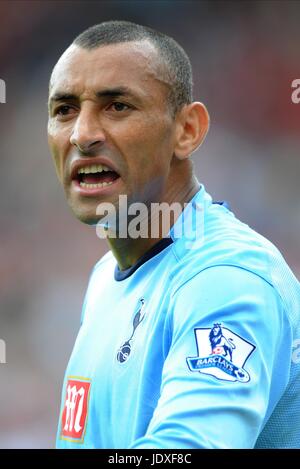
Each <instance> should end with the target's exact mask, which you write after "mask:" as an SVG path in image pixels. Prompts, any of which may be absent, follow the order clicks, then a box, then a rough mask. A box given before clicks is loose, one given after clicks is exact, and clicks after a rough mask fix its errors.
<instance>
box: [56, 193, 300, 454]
mask: <svg viewBox="0 0 300 469" xmlns="http://www.w3.org/2000/svg"><path fill="white" fill-rule="evenodd" d="M197 210H198V211H199V213H201V214H202V215H201V217H200V219H199V220H198V221H197V223H194V222H191V224H190V227H191V229H190V232H189V236H185V235H184V234H182V236H181V237H178V236H175V234H176V229H177V228H178V226H179V225H180V223H181V221H182V218H183V216H187V215H188V216H189V217H192V216H193V214H195V213H196V211H197ZM191 220H194V218H191ZM191 234H192V235H193V234H194V236H191ZM187 238H189V239H187ZM57 447H58V448H168V449H171V448H253V447H258V448H296V447H300V286H299V283H298V281H297V280H296V278H295V276H294V275H293V273H292V272H291V270H290V269H289V267H288V266H287V264H286V263H285V261H284V259H283V257H282V256H281V254H280V253H279V252H278V250H277V249H276V248H275V247H274V246H273V245H272V244H271V243H270V242H269V241H267V240H266V239H265V238H263V237H262V236H260V235H259V234H257V233H256V232H254V231H253V230H252V229H250V228H249V227H248V226H247V225H245V224H243V223H241V222H240V221H239V220H237V219H236V218H235V217H234V215H233V214H232V212H230V211H229V210H228V209H227V208H226V207H225V206H223V205H221V204H213V203H212V200H211V197H210V196H209V195H208V194H207V193H206V192H205V189H204V187H203V186H202V187H201V189H200V190H199V192H198V193H197V194H196V195H195V196H194V198H193V199H192V201H191V202H190V204H189V205H188V207H187V208H186V209H185V210H184V212H183V214H182V215H181V216H180V217H179V219H178V220H177V222H176V223H175V225H174V226H173V228H172V230H171V232H170V238H167V239H164V240H162V241H160V242H159V243H158V244H157V245H156V246H155V247H154V248H152V249H151V250H150V252H148V253H147V254H146V255H145V256H143V258H142V259H141V260H140V261H139V262H138V263H137V264H136V265H135V266H133V267H132V268H131V269H128V270H127V271H125V272H120V271H119V270H118V268H117V267H116V261H115V259H114V257H113V255H112V254H111V253H108V254H106V255H105V256H104V257H103V258H102V259H101V260H100V261H99V262H98V263H97V264H96V266H95V268H94V270H93V272H92V275H91V278H90V282H89V286H88V290H87V294H86V298H85V302H84V306H83V314H82V324H81V327H80V330H79V334H78V337H77V340H76V343H75V346H74V350H73V353H72V356H71V358H70V361H69V364H68V367H67V370H66V375H65V380H64V386H63V391H62V405H61V412H60V421H59V426H58V433H57Z"/></svg>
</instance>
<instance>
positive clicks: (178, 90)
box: [73, 21, 193, 113]
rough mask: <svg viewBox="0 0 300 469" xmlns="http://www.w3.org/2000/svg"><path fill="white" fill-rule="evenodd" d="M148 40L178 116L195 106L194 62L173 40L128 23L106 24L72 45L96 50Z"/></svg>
mask: <svg viewBox="0 0 300 469" xmlns="http://www.w3.org/2000/svg"><path fill="white" fill-rule="evenodd" d="M145 40H148V41H149V42H150V43H151V44H153V46H154V47H155V49H156V50H157V51H158V54H159V57H160V59H161V62H162V64H163V65H164V69H165V72H164V73H165V75H166V76H165V77H164V79H165V81H167V82H168V83H169V85H170V94H169V100H170V103H171V106H172V110H173V112H174V113H176V112H177V111H178V110H179V109H180V108H181V107H182V106H183V105H184V104H190V103H191V102H192V92H193V77H192V66H191V62H190V60H189V58H188V56H187V54H186V53H185V51H184V50H183V48H182V47H181V46H180V45H179V44H178V43H177V42H176V41H175V40H174V39H172V38H171V37H169V36H167V35H165V34H163V33H160V32H158V31H155V30H154V29H151V28H148V27H146V26H142V25H139V24H135V23H131V22H129V21H106V22H103V23H100V24H96V25H94V26H91V27H90V28H88V29H86V30H85V31H83V32H82V33H81V34H79V36H77V37H76V38H75V39H74V41H73V44H75V45H77V46H79V47H82V48H83V49H95V48H97V47H100V46H104V45H109V44H119V43H122V42H132V41H145Z"/></svg>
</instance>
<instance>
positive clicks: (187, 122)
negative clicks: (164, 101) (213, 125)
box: [174, 102, 209, 160]
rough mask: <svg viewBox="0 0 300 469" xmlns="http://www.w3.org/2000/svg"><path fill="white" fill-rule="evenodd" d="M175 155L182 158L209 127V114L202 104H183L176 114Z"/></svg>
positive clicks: (204, 134) (199, 142) (195, 145)
mask: <svg viewBox="0 0 300 469" xmlns="http://www.w3.org/2000/svg"><path fill="white" fill-rule="evenodd" d="M176 121H177V122H176V126H177V129H176V142H175V147H174V153H175V156H176V157H177V158H178V159H180V160H184V159H185V158H187V157H188V156H189V155H190V154H191V153H193V152H194V151H195V150H196V149H197V148H198V147H199V146H200V145H201V143H202V142H203V140H204V139H205V136H206V134H207V132H208V128H209V114H208V112H207V109H206V107H205V106H204V104H202V103H199V102H194V103H191V104H188V105H186V106H184V107H183V108H182V109H181V110H180V111H179V113H178V115H177V116H176Z"/></svg>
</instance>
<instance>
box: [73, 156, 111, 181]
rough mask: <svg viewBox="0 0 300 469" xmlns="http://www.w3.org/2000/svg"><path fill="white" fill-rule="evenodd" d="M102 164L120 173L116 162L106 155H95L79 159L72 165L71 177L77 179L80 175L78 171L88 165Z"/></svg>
mask: <svg viewBox="0 0 300 469" xmlns="http://www.w3.org/2000/svg"><path fill="white" fill-rule="evenodd" d="M98 164H102V165H105V166H107V167H108V168H110V169H111V170H112V171H114V172H115V173H117V174H119V172H118V170H117V169H116V167H115V165H114V163H113V162H112V161H111V160H109V159H108V158H106V157H105V156H103V157H102V156H101V157H93V158H84V159H78V160H76V161H75V162H74V163H73V164H72V165H71V179H76V178H77V176H78V171H79V169H81V168H85V167H86V166H92V165H98Z"/></svg>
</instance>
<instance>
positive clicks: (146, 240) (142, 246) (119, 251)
mask: <svg viewBox="0 0 300 469" xmlns="http://www.w3.org/2000/svg"><path fill="white" fill-rule="evenodd" d="M199 188H200V184H199V182H198V181H197V179H196V177H195V176H194V175H193V176H192V177H191V178H190V180H189V183H188V184H185V185H184V186H183V187H181V188H178V187H176V185H175V184H174V185H172V188H171V190H170V191H168V195H167V196H165V197H163V200H161V203H162V202H164V203H167V204H168V205H171V204H172V203H177V204H178V203H179V204H180V206H181V209H180V210H176V213H174V212H170V213H171V217H170V218H171V220H170V223H169V227H168V228H171V227H172V226H173V225H174V223H175V222H176V220H177V218H178V216H179V215H180V213H181V212H182V210H183V208H184V204H186V203H188V202H189V201H190V200H191V199H192V198H193V197H194V195H195V194H196V192H197V191H198V190H199ZM148 212H149V216H148V218H147V220H146V221H145V224H144V225H143V231H144V227H145V228H146V233H147V235H146V236H145V237H144V236H143V237H138V238H136V239H134V238H133V237H132V236H127V237H126V238H119V237H116V238H110V237H108V238H107V241H108V244H109V246H110V249H111V251H112V253H113V255H114V257H115V258H116V260H117V263H118V266H119V269H120V270H125V269H128V268H129V267H131V266H132V265H134V264H135V263H136V262H137V261H138V260H139V259H140V257H142V256H143V255H144V254H145V253H146V252H147V251H149V249H151V248H152V246H154V245H155V244H156V243H157V242H158V241H160V240H161V239H162V238H163V237H165V236H166V235H167V234H168V232H169V229H167V232H166V225H165V223H164V222H163V221H162V217H161V216H160V215H159V214H158V211H156V210H152V209H151V210H150V211H149V210H148ZM154 224H155V226H156V230H155V235H154V236H151V234H152V233H153V229H152V228H153V225H154ZM128 226H129V224H128ZM128 226H127V227H128ZM127 232H128V231H127Z"/></svg>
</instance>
